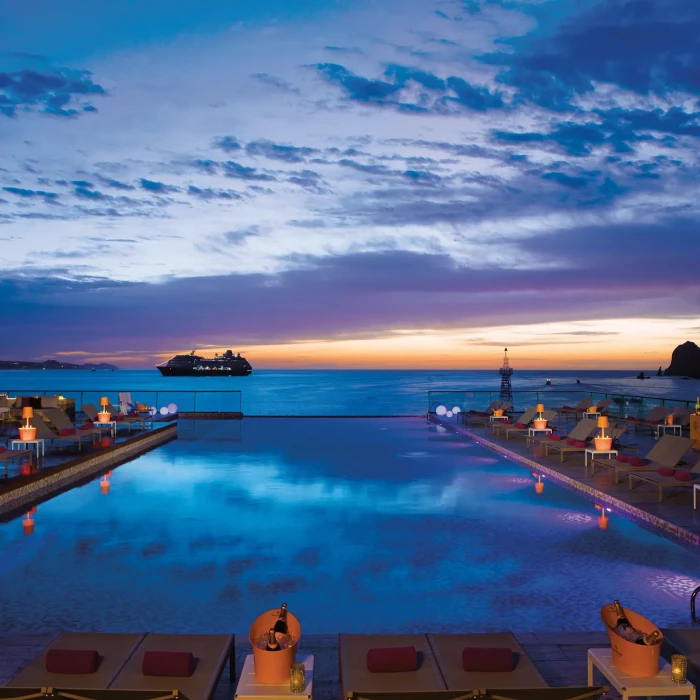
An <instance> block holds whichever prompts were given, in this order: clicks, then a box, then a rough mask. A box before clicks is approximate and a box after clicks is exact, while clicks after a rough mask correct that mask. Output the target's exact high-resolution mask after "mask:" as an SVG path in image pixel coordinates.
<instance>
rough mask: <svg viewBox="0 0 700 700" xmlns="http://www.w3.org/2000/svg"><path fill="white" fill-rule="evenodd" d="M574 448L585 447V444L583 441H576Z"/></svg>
mask: <svg viewBox="0 0 700 700" xmlns="http://www.w3.org/2000/svg"><path fill="white" fill-rule="evenodd" d="M574 447H586V443H585V442H584V441H583V440H576V442H574Z"/></svg>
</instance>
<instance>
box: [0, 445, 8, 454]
mask: <svg viewBox="0 0 700 700" xmlns="http://www.w3.org/2000/svg"><path fill="white" fill-rule="evenodd" d="M6 451H7V447H5V445H0V454H2V453H3V452H6Z"/></svg>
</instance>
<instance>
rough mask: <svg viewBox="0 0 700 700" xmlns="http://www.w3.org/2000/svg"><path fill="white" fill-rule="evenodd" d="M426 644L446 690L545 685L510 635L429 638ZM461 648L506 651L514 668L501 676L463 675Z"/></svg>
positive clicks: (436, 636) (495, 674)
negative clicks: (501, 648)
mask: <svg viewBox="0 0 700 700" xmlns="http://www.w3.org/2000/svg"><path fill="white" fill-rule="evenodd" d="M428 642H429V644H430V646H431V648H432V650H433V654H434V655H435V659H436V661H437V663H438V666H439V668H440V672H441V673H442V677H443V678H444V679H445V685H446V686H447V688H448V689H450V690H458V689H470V688H488V687H498V688H546V687H547V682H546V681H545V679H544V678H543V677H542V675H541V674H540V672H539V671H538V670H537V668H535V664H533V663H532V661H531V660H530V657H529V656H528V655H527V654H526V653H525V650H524V649H523V648H522V647H521V646H520V643H519V642H518V640H517V639H516V638H515V636H514V635H513V633H512V632H496V633H489V634H429V635H428ZM465 647H481V648H484V647H508V648H510V649H511V651H512V652H513V654H514V655H515V659H514V662H515V668H514V669H513V670H512V671H505V672H474V671H465V670H464V667H463V665H462V650H463V649H464V648H465Z"/></svg>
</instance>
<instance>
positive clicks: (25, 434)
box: [17, 406, 36, 442]
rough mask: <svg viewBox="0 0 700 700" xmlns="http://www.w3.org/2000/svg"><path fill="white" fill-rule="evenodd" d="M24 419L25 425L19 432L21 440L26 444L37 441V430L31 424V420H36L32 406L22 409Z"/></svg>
mask: <svg viewBox="0 0 700 700" xmlns="http://www.w3.org/2000/svg"><path fill="white" fill-rule="evenodd" d="M22 418H24V425H23V426H22V427H21V428H19V430H18V431H17V432H18V433H19V439H20V440H24V441H25V442H28V441H30V440H36V428H35V427H33V426H32V424H31V423H30V422H29V421H30V419H32V418H34V409H33V408H32V407H31V406H24V408H22Z"/></svg>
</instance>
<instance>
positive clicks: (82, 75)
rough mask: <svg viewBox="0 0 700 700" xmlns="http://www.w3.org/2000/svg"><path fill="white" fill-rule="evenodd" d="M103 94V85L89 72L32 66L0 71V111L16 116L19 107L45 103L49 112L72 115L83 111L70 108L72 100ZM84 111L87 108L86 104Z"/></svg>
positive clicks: (23, 108) (6, 114)
mask: <svg viewBox="0 0 700 700" xmlns="http://www.w3.org/2000/svg"><path fill="white" fill-rule="evenodd" d="M104 94H105V90H104V88H103V87H102V86H100V85H98V84H97V83H94V82H93V81H92V77H91V73H90V72H89V71H81V70H73V69H70V68H55V69H48V68H47V69H45V70H44V71H43V72H39V71H35V70H29V69H23V70H20V71H15V72H12V73H3V72H0V114H4V115H5V116H7V117H13V116H15V115H16V114H17V111H18V110H20V109H21V110H29V109H32V107H34V106H35V105H39V106H42V107H43V110H42V111H43V112H44V113H46V114H51V115H55V116H61V117H73V116H77V115H78V114H79V113H80V110H78V109H76V108H71V107H68V105H69V103H70V102H71V100H73V99H74V98H76V97H85V96H87V95H104ZM88 106H89V105H88ZM82 111H85V108H84V107H83V108H82Z"/></svg>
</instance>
